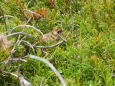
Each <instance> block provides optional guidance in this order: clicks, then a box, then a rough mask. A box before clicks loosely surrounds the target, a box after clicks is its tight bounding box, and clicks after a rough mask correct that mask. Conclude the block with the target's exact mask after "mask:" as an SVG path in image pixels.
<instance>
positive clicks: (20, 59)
mask: <svg viewBox="0 0 115 86" xmlns="http://www.w3.org/2000/svg"><path fill="white" fill-rule="evenodd" d="M9 61H10V62H11V61H22V62H27V61H26V60H25V59H22V58H11V59H9ZM7 62H8V59H7V60H5V61H4V63H5V64H7Z"/></svg>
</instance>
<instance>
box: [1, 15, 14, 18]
mask: <svg viewBox="0 0 115 86" xmlns="http://www.w3.org/2000/svg"><path fill="white" fill-rule="evenodd" d="M4 17H5V18H8V17H9V18H12V17H13V16H11V15H4ZM4 17H3V16H0V18H4Z"/></svg>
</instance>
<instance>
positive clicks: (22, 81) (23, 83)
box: [1, 71, 31, 86]
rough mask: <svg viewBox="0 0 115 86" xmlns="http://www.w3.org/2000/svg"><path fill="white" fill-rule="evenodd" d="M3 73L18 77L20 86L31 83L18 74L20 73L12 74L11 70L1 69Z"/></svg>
mask: <svg viewBox="0 0 115 86" xmlns="http://www.w3.org/2000/svg"><path fill="white" fill-rule="evenodd" d="M1 72H3V73H5V74H9V75H11V76H15V77H16V78H17V79H19V82H20V86H31V83H30V82H28V81H27V80H26V79H24V77H23V76H22V75H21V74H20V75H17V74H14V73H11V72H6V71H1Z"/></svg>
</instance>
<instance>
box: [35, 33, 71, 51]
mask: <svg viewBox="0 0 115 86" xmlns="http://www.w3.org/2000/svg"><path fill="white" fill-rule="evenodd" d="M70 34H71V32H70V33H68V34H67V36H66V37H65V39H63V40H62V41H59V42H57V43H56V44H54V45H51V46H34V47H36V48H42V49H44V48H53V47H56V46H58V45H60V44H62V43H63V42H65V41H66V40H67V38H68V37H69V35H70Z"/></svg>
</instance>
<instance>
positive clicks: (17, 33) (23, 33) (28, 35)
mask: <svg viewBox="0 0 115 86" xmlns="http://www.w3.org/2000/svg"><path fill="white" fill-rule="evenodd" d="M20 34H22V35H25V36H27V37H32V35H30V34H27V33H25V32H16V33H11V34H9V35H7V36H6V37H10V36H14V35H20Z"/></svg>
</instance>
